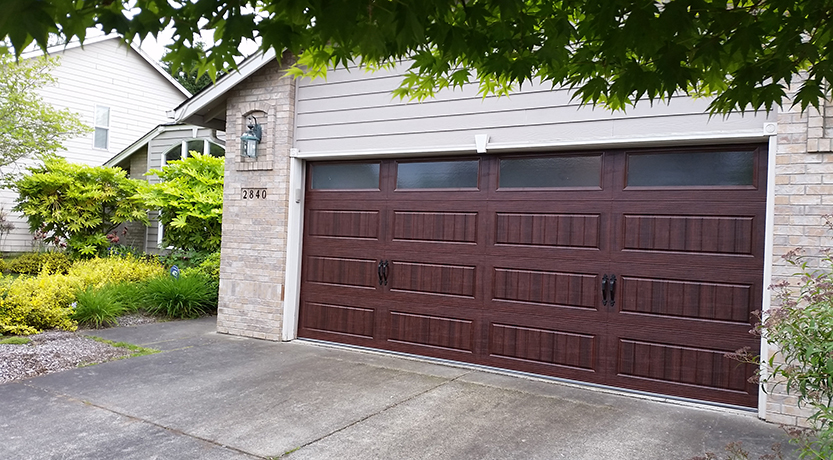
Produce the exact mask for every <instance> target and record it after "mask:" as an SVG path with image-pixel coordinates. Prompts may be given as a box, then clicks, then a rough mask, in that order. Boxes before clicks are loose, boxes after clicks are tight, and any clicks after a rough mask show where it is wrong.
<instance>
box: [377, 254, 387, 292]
mask: <svg viewBox="0 0 833 460" xmlns="http://www.w3.org/2000/svg"><path fill="white" fill-rule="evenodd" d="M384 264H385V261H384V260H380V261H379V265H378V266H377V267H376V274H377V275H379V286H381V285H382V267H383V266H384Z"/></svg>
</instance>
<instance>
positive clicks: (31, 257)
mask: <svg viewBox="0 0 833 460" xmlns="http://www.w3.org/2000/svg"><path fill="white" fill-rule="evenodd" d="M71 265H72V262H71V261H70V260H69V257H67V256H66V254H63V253H60V252H27V253H26V254H22V255H20V256H19V257H17V258H15V259H13V260H12V261H11V262H9V264H8V271H9V272H11V273H20V274H22V275H39V274H41V273H45V274H47V275H48V274H52V273H66V272H67V271H68V270H69V267H70V266H71Z"/></svg>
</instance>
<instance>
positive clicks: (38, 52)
mask: <svg viewBox="0 0 833 460" xmlns="http://www.w3.org/2000/svg"><path fill="white" fill-rule="evenodd" d="M115 39H119V40H121V37H119V36H117V35H97V36H95V37H89V38H85V39H84V43H81V42H79V41H78V39H73V40H72V41H70V42H69V43H64V44H60V45H53V46H50V47H49V48H47V49H46V52H45V53H44V51H43V50H42V49H41V48H40V47H35V48H34V49H33V50H32V51H24V52H23V53H20V58H21V59H31V58H34V57H38V56H43V55H44V54H47V55H49V54H54V53H61V52H63V51H66V50H71V49H73V48H81V47H83V46H86V45H94V44H96V43H101V42H105V41H107V40H115Z"/></svg>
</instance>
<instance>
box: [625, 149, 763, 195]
mask: <svg viewBox="0 0 833 460" xmlns="http://www.w3.org/2000/svg"><path fill="white" fill-rule="evenodd" d="M754 178H755V152H683V153H634V154H628V186H634V187H696V186H733V185H734V186H738V185H754Z"/></svg>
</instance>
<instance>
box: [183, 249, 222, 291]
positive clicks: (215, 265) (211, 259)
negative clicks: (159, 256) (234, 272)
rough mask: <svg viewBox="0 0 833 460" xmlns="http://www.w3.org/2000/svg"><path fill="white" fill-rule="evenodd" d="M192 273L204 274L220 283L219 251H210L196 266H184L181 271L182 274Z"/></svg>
mask: <svg viewBox="0 0 833 460" xmlns="http://www.w3.org/2000/svg"><path fill="white" fill-rule="evenodd" d="M192 273H199V274H202V275H205V276H206V277H208V278H209V279H211V280H212V281H213V282H215V283H218V285H219V283H220V251H217V252H212V253H211V254H209V255H207V256H205V258H203V260H202V262H200V263H199V265H197V266H196V267H191V268H186V269H185V270H183V271H182V274H183V275H184V276H187V275H190V274H192Z"/></svg>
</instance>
